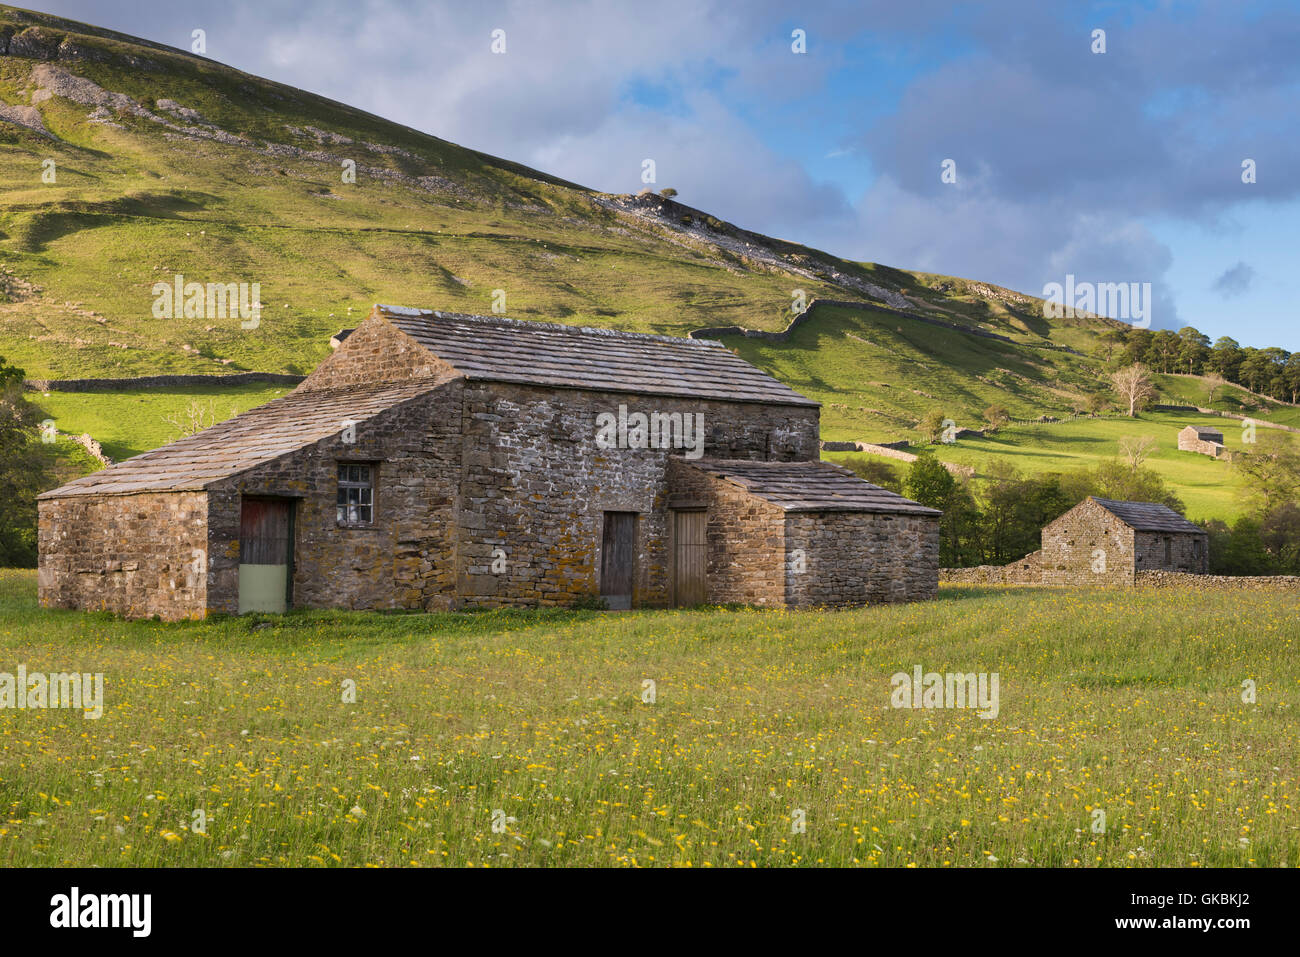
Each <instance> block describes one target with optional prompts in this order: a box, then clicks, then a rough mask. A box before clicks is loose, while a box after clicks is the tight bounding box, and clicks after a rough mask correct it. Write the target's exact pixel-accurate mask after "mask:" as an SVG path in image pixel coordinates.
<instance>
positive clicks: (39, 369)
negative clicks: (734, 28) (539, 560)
mask: <svg viewBox="0 0 1300 957" xmlns="http://www.w3.org/2000/svg"><path fill="white" fill-rule="evenodd" d="M0 47H4V48H7V49H8V50H9V54H10V55H8V56H0V355H3V356H4V357H5V358H6V359H7V360H9V361H10V362H12V363H14V364H17V365H19V366H21V367H23V368H24V369H25V370H26V372H27V374H28V375H29V376H32V377H43V378H79V377H126V376H136V375H149V374H159V373H186V374H221V373H231V372H239V371H264V372H289V373H299V374H302V373H307V372H310V371H311V369H312V368H314V367H315V365H316V364H317V363H318V362H319V361H320V360H321V359H322V358H323V357H324V356H325V355H326V354H328V351H329V346H328V340H329V337H330V335H331V334H332V333H334V332H336V331H337V330H338V329H340V328H343V327H347V326H352V325H355V324H356V323H357V322H358V321H360V319H361V318H362V317H363V316H364V314H365V313H366V312H367V311H368V309H369V306H370V304H371V303H373V302H375V301H386V302H397V303H407V304H416V305H424V306H432V307H437V308H443V309H450V310H465V311H470V312H489V311H491V309H492V306H493V300H494V295H496V294H497V292H498V291H501V292H503V293H504V296H505V311H506V313H507V314H508V315H511V316H514V317H516V318H521V319H548V320H558V321H561V322H571V323H582V324H589V325H599V326H609V327H614V328H620V329H631V330H640V331H653V332H663V333H671V334H676V335H685V334H687V333H688V332H690V331H691V330H693V329H698V328H701V327H718V326H741V327H744V328H748V329H754V330H764V331H777V330H781V329H784V328H785V327H786V326H787V325H788V324H789V323H790V321H791V319H792V314H791V311H790V309H791V301H792V295H793V294H794V293H795V291H796V290H799V291H801V293H802V294H803V296H804V297H805V298H806V299H812V298H821V299H823V300H849V301H854V302H861V303H864V304H868V305H874V306H876V307H877V308H876V309H874V310H873V309H846V308H838V307H822V306H819V307H818V308H817V310H816V314H815V316H814V317H813V318H812V319H810V320H809V321H808V322H807V323H806V324H804V325H802V326H800V327H799V328H798V329H796V330H795V331H794V333H793V334H792V335H791V337H790V338H789V340H788V341H785V342H773V341H764V340H758V339H751V338H743V337H739V336H731V337H727V344H728V345H729V346H731V347H733V348H734V349H735V350H736V351H737V352H738V353H739V354H740V355H742V356H744V357H745V358H746V359H748V360H750V361H752V362H754V363H755V364H757V365H759V366H760V367H762V368H764V369H766V370H768V371H770V372H772V373H773V374H775V375H776V376H778V377H779V378H781V379H783V380H784V381H786V382H788V383H790V384H791V385H792V386H794V387H795V388H796V389H798V390H800V391H802V392H804V393H805V394H807V395H809V396H811V397H813V398H815V399H817V400H819V401H821V402H822V403H823V404H824V414H823V433H824V437H825V438H827V439H865V440H872V441H883V440H891V439H897V438H909V437H915V432H914V428H915V426H916V423H917V421H918V420H919V419H920V417H921V416H922V415H923V414H924V413H925V412H927V411H929V410H930V409H932V408H936V407H940V408H942V409H943V410H944V412H945V414H946V415H949V416H950V417H951V418H953V419H954V420H955V421H956V422H958V423H959V424H960V425H963V426H967V425H969V426H976V427H977V426H978V425H980V413H981V412H982V410H983V409H984V408H985V407H986V406H988V405H990V404H999V405H1003V406H1005V407H1006V408H1007V409H1009V410H1010V411H1011V413H1012V414H1013V415H1014V416H1016V417H1020V418H1026V419H1028V418H1037V417H1039V416H1042V415H1045V414H1046V415H1054V416H1058V417H1061V416H1065V415H1068V414H1069V413H1070V411H1071V410H1072V409H1074V408H1076V407H1079V406H1080V405H1081V404H1082V403H1083V402H1084V401H1085V400H1086V398H1087V396H1088V395H1089V393H1092V392H1097V391H1104V390H1105V388H1106V386H1105V376H1104V371H1103V369H1102V367H1101V364H1100V362H1099V360H1098V359H1097V358H1096V357H1095V355H1094V351H1095V347H1096V345H1097V341H1098V336H1099V335H1100V334H1101V333H1102V332H1104V331H1106V330H1108V329H1110V328H1113V327H1114V325H1115V324H1114V323H1112V322H1111V321H1110V320H1099V319H1090V318H1071V319H1061V320H1050V321H1049V320H1047V319H1045V318H1044V317H1043V310H1042V304H1041V302H1040V301H1039V300H1037V299H1034V298H1033V297H1030V296H1025V295H1022V294H1020V293H1016V292H1013V291H1010V290H1006V289H1001V288H998V287H995V286H991V285H988V284H986V283H981V282H978V281H975V280H966V279H957V278H953V277H950V276H942V275H936V274H930V273H918V272H909V271H907V270H903V269H897V268H893V267H890V266H884V265H880V264H875V263H857V262H850V261H846V260H843V259H840V258H837V257H835V256H834V255H831V254H829V253H825V252H821V251H818V250H814V249H809V248H806V247H803V246H799V245H797V244H794V243H789V242H785V241H781V240H776V239H772V238H770V237H766V236H761V235H757V234H755V233H751V232H748V231H746V230H745V229H743V228H742V227H741V226H738V225H734V224H730V223H725V222H720V221H719V220H717V219H715V218H714V217H712V216H711V215H709V214H708V212H707V211H703V210H699V209H695V208H692V207H690V206H688V205H683V204H681V203H678V202H676V201H670V200H663V199H661V198H659V197H657V196H650V197H633V196H626V195H611V194H603V193H599V192H596V191H594V190H590V189H587V188H585V187H583V186H581V185H577V184H573V183H567V182H563V181H561V180H558V179H556V178H555V177H552V176H548V175H546V174H543V173H540V172H538V171H536V170H531V169H528V168H526V167H523V166H520V165H519V164H516V163H513V162H510V161H509V160H504V159H498V158H496V157H492V156H487V155H484V154H481V153H478V152H475V151H473V150H468V149H465V148H463V147H460V146H457V145H455V144H453V143H449V142H446V141H445V140H441V139H438V138H437V137H435V136H431V135H427V134H424V133H420V132H417V131H415V130H412V129H409V128H406V127H402V126H399V125H397V124H394V123H391V122H388V121H386V120H384V119H382V118H379V117H376V116H372V115H370V114H367V113H364V112H362V111H360V110H357V109H355V108H353V107H350V106H347V105H345V104H340V103H336V102H333V101H330V100H326V99H324V98H321V97H318V96H315V95H312V94H310V93H306V92H304V91H301V90H297V89H293V88H290V87H286V86H284V85H282V84H277V83H273V82H270V81H267V80H263V79H260V78H258V77H253V76H250V75H248V74H245V73H241V72H239V71H237V70H234V69H231V68H229V67H226V66H223V65H221V64H219V63H216V62H214V61H211V60H207V59H205V58H203V57H197V56H194V55H191V54H189V53H187V52H184V51H180V50H176V49H172V48H168V47H163V46H160V45H158V44H155V43H150V42H148V41H144V40H136V39H133V38H130V37H123V36H121V35H118V34H113V33H110V32H108V31H104V30H100V29H98V28H95V27H92V26H88V25H85V24H80V23H75V22H72V21H67V20H62V19H59V18H56V17H50V16H47V15H44V14H37V13H30V12H24V11H21V10H17V9H14V8H11V7H3V6H0ZM50 163H52V164H53V165H52V166H49V165H48V164H50ZM347 163H351V164H353V165H354V166H355V170H356V177H355V182H346V181H345V177H344V171H345V164H347ZM43 174H50V175H52V180H53V181H46V180H47V179H48V178H50V175H43ZM177 274H180V275H183V276H184V277H185V278H186V280H188V281H193V282H200V283H208V282H213V283H241V282H246V283H250V284H251V283H258V284H260V290H261V301H262V304H263V312H262V318H261V322H260V325H259V326H258V327H257V328H255V329H250V328H244V324H243V323H242V322H241V320H240V317H238V316H230V315H227V316H214V317H212V318H209V317H207V316H206V315H205V316H197V317H191V318H185V317H184V315H183V313H181V314H179V315H178V316H177V317H176V318H155V316H154V315H153V305H154V299H155V297H154V294H153V287H154V284H155V283H157V282H167V283H170V282H172V281H173V278H174V277H175V276H176V275H177ZM883 308H889V309H893V310H900V311H902V312H904V313H908V314H909V315H910V316H919V317H922V318H923V319H928V320H931V321H929V322H926V321H918V319H916V318H909V316H907V315H898V314H897V313H896V312H885V311H881V310H882V309H883ZM936 323H940V324H936ZM958 327H965V328H972V327H973V328H976V329H979V330H983V331H984V332H988V333H993V334H995V335H996V336H1000V337H1002V338H990V337H988V336H979V335H974V334H972V333H970V332H967V331H961V329H960V328H958ZM1161 385H1162V388H1163V389H1164V391H1165V392H1166V398H1167V399H1168V400H1169V401H1175V402H1192V401H1195V402H1196V404H1206V403H1205V402H1204V401H1202V400H1203V399H1204V398H1205V397H1204V395H1203V394H1202V393H1203V391H1204V388H1205V386H1204V383H1203V381H1202V380H1197V379H1192V378H1190V377H1183V376H1165V377H1162V381H1161ZM273 394H274V390H265V389H248V388H236V389H230V388H227V389H205V390H183V389H182V390H170V391H154V392H148V393H145V392H131V393H126V394H122V395H116V396H110V395H105V394H100V393H95V394H70V393H53V394H51V395H50V396H47V397H40V398H39V399H38V401H39V404H40V405H41V407H42V409H43V410H44V412H45V414H46V415H48V416H50V417H52V418H54V419H55V420H56V421H57V423H58V428H59V429H60V430H62V431H66V432H74V433H80V432H89V433H90V434H91V435H92V436H94V437H95V438H96V439H97V440H99V441H100V442H101V443H103V444H104V446H105V449H106V451H107V452H108V454H109V455H111V456H112V457H114V458H124V457H127V456H129V455H131V454H135V453H138V452H140V451H143V450H145V449H148V448H151V447H154V446H155V445H157V444H159V443H161V442H164V441H167V440H168V439H170V438H173V437H174V436H175V432H176V430H175V429H174V428H173V427H170V426H167V425H166V424H165V423H164V422H163V419H164V417H166V416H175V415H177V414H183V413H184V411H185V410H186V408H187V407H188V406H189V405H190V404H191V403H192V402H193V401H194V399H195V398H196V397H198V398H200V399H202V400H203V401H204V402H205V403H210V404H211V408H212V409H213V410H214V411H215V412H216V416H217V418H218V419H220V418H224V417H225V416H227V415H228V414H230V412H231V411H232V410H237V411H242V410H243V409H246V408H248V407H249V406H251V405H255V404H257V403H258V402H260V401H263V400H264V399H266V398H269V397H270V396H271V395H273ZM1259 402H1260V400H1258V399H1257V398H1255V397H1252V396H1250V395H1249V394H1248V393H1245V392H1244V390H1240V389H1236V388H1235V387H1230V388H1227V389H1223V390H1220V395H1218V396H1216V401H1215V403H1214V404H1215V407H1222V408H1225V409H1227V410H1229V411H1246V412H1247V414H1265V413H1266V414H1267V415H1268V416H1269V417H1271V418H1274V419H1276V420H1277V421H1283V422H1288V423H1294V424H1298V425H1300V409H1296V408H1294V407H1289V406H1281V405H1278V404H1276V403H1272V404H1269V405H1268V406H1267V407H1265V406H1263V405H1260V404H1259ZM1251 410H1256V411H1251ZM1072 428H1073V426H1072V425H1071V426H1060V427H1059V432H1056V433H1054V434H1057V435H1062V436H1064V435H1068V434H1070V429H1072ZM1017 435H1019V433H1015V432H1008V433H1004V437H1002V438H1000V439H999V440H998V441H997V442H988V443H986V445H985V447H984V448H982V449H981V450H979V451H980V452H981V453H982V454H989V455H1003V454H1006V455H1010V456H1016V457H1019V458H1020V459H1023V460H1024V461H1026V462H1032V461H1037V460H1039V459H1040V458H1042V459H1044V460H1045V461H1047V460H1051V459H1052V458H1053V457H1054V455H1055V453H1051V454H1040V453H1031V452H1030V451H1029V449H1022V448H1020V447H1019V446H1017V445H1015V444H1014V442H1015V437H1016V436H1017ZM1098 443H1102V444H1104V442H1102V440H1101V439H1097V440H1096V441H1094V439H1093V437H1090V436H1089V435H1087V434H1086V433H1080V434H1079V436H1078V441H1077V442H1076V443H1075V446H1074V447H1075V448H1078V449H1083V448H1087V449H1088V450H1089V454H1091V453H1092V451H1097V452H1098V454H1100V451H1101V445H1099V444H1098ZM1033 444H1034V443H1033V442H1029V448H1032V447H1033ZM1170 475H1171V479H1172V480H1173V481H1174V483H1175V485H1177V486H1178V487H1179V488H1180V491H1183V492H1185V493H1186V494H1187V497H1188V499H1189V502H1190V501H1192V500H1193V499H1198V496H1199V492H1198V491H1197V490H1196V487H1197V486H1198V485H1201V484H1203V483H1202V479H1201V478H1199V477H1197V476H1196V475H1195V474H1193V473H1191V472H1189V473H1188V484H1187V485H1186V487H1184V485H1183V475H1182V473H1181V472H1180V471H1179V470H1178V469H1176V468H1175V469H1171V471H1170ZM1213 497H1214V496H1209V497H1207V498H1206V499H1205V501H1206V502H1207V503H1208V502H1209V500H1210V498H1213ZM1219 499H1220V500H1222V501H1227V499H1226V498H1224V497H1222V496H1220V497H1219ZM1198 500H1199V499H1198Z"/></svg>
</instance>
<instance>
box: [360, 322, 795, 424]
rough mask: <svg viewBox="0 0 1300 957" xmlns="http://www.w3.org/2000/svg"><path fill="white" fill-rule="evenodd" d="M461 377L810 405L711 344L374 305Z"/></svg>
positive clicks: (614, 330) (690, 340)
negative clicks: (461, 375)
mask: <svg viewBox="0 0 1300 957" xmlns="http://www.w3.org/2000/svg"><path fill="white" fill-rule="evenodd" d="M375 311H376V312H377V313H378V314H379V315H382V316H384V317H385V318H386V319H388V321H389V322H391V323H392V324H393V325H395V326H396V327H397V328H398V329H400V330H402V332H404V333H406V334H407V335H408V336H410V337H411V338H412V339H414V340H416V341H417V342H419V343H420V344H421V345H422V346H424V347H425V348H426V349H428V350H429V351H430V352H432V353H433V354H434V355H436V356H437V357H438V358H439V359H442V360H443V361H444V362H446V363H448V364H449V365H451V366H453V367H454V368H455V369H456V370H457V371H458V372H460V373H461V374H463V375H464V376H465V377H466V378H468V379H483V380H489V381H496V382H517V383H524V384H531V385H542V386H560V387H566V388H580V389H599V390H604V391H610V392H628V393H638V394H643V395H671V396H678V397H686V398H703V399H722V400H727V401H732V402H763V403H776V404H780V405H800V406H812V407H816V406H817V405H818V404H819V403H817V402H814V401H812V400H811V399H808V398H806V397H804V396H802V395H800V394H799V393H798V392H795V391H794V390H793V389H791V388H790V387H789V386H787V385H785V384H784V383H782V382H779V381H777V380H776V379H774V378H772V377H771V376H770V375H768V374H767V373H765V372H762V371H761V370H759V369H757V368H755V367H754V366H752V365H750V364H749V363H748V362H746V361H745V360H744V359H741V358H740V357H739V356H737V355H735V354H733V353H732V352H731V351H730V350H728V349H727V348H726V347H725V346H723V345H722V344H721V343H719V342H713V341H711V340H708V339H682V338H679V337H676V336H658V335H649V334H646V333H639V332H621V331H619V330H616V329H592V328H587V327H583V326H566V325H561V324H558V323H550V322H523V321H519V320H515V319H507V318H505V317H503V316H471V315H466V314H463V313H455V312H435V311H432V310H427V309H410V308H407V307H405V306H375Z"/></svg>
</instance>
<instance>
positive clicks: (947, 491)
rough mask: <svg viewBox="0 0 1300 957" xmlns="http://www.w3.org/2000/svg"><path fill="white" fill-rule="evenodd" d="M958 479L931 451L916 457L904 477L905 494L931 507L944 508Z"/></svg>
mask: <svg viewBox="0 0 1300 957" xmlns="http://www.w3.org/2000/svg"><path fill="white" fill-rule="evenodd" d="M956 484H957V480H956V479H955V478H953V475H952V473H951V472H949V471H948V470H947V469H946V468H944V467H943V463H942V462H940V461H939V460H938V459H937V458H935V457H934V454H933V453H931V452H928V451H927V452H922V453H920V454H919V455H917V457H916V461H915V462H913V463H912V465H911V467H910V468H909V469H908V470H907V476H906V477H905V478H904V479H903V494H904V495H906V496H907V497H908V498H910V499H911V500H912V501H914V502H920V503H921V504H922V505H925V506H927V507H929V508H943V507H944V505H946V504H947V503H948V496H949V495H951V494H952V490H953V488H954V487H955V486H956Z"/></svg>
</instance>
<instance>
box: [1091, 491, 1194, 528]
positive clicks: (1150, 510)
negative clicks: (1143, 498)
mask: <svg viewBox="0 0 1300 957" xmlns="http://www.w3.org/2000/svg"><path fill="white" fill-rule="evenodd" d="M1089 497H1090V498H1091V499H1092V501H1094V502H1096V503H1097V504H1098V505H1100V506H1101V507H1102V508H1104V509H1105V510H1106V511H1108V512H1110V513H1111V514H1112V515H1114V516H1115V517H1116V518H1118V519H1119V520H1120V521H1121V522H1123V523H1124V524H1125V525H1127V526H1128V527H1129V528H1132V529H1134V530H1136V531H1139V532H1193V533H1195V534H1198V535H1204V534H1206V532H1205V529H1203V528H1201V527H1200V526H1199V525H1193V524H1192V523H1191V522H1189V521H1188V520H1187V519H1185V518H1183V517H1182V516H1181V515H1179V514H1178V513H1177V512H1175V511H1174V510H1173V509H1172V508H1170V507H1169V506H1168V505H1161V504H1159V503H1157V502H1117V501H1115V500H1114V499H1109V498H1097V496H1095V495H1092V496H1089Z"/></svg>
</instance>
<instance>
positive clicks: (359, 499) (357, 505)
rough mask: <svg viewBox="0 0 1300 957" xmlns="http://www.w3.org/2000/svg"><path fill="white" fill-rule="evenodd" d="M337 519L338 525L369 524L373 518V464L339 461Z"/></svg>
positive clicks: (372, 521)
mask: <svg viewBox="0 0 1300 957" xmlns="http://www.w3.org/2000/svg"><path fill="white" fill-rule="evenodd" d="M337 513H338V520H339V524H340V525H371V524H373V523H374V520H375V469H374V466H373V465H356V464H354V463H351V462H340V463H339V495H338V509H337Z"/></svg>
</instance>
